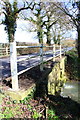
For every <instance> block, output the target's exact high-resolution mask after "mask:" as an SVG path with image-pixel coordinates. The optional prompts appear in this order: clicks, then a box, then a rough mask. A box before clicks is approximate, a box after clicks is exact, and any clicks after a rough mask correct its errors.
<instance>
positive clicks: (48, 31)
mask: <svg viewBox="0 0 80 120" xmlns="http://www.w3.org/2000/svg"><path fill="white" fill-rule="evenodd" d="M46 43H47V44H48V45H50V44H51V33H50V30H49V29H48V30H47V42H46Z"/></svg>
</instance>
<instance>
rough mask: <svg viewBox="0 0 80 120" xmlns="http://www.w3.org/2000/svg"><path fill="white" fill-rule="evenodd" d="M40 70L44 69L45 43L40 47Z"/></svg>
mask: <svg viewBox="0 0 80 120" xmlns="http://www.w3.org/2000/svg"><path fill="white" fill-rule="evenodd" d="M40 71H43V44H41V47H40Z"/></svg>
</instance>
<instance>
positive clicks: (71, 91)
mask: <svg viewBox="0 0 80 120" xmlns="http://www.w3.org/2000/svg"><path fill="white" fill-rule="evenodd" d="M61 96H63V97H70V98H71V99H72V100H74V101H76V102H78V103H80V82H78V81H67V82H66V83H65V85H64V87H63V89H62V92H61Z"/></svg>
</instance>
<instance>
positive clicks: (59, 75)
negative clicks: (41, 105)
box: [48, 57, 67, 95]
mask: <svg viewBox="0 0 80 120" xmlns="http://www.w3.org/2000/svg"><path fill="white" fill-rule="evenodd" d="M65 59H66V58H65V57H63V58H62V59H61V60H60V61H58V62H57V63H55V65H54V67H53V69H52V71H51V73H50V74H49V76H48V94H52V95H55V94H56V93H58V92H60V91H61V87H62V86H63V84H64V83H65V81H66V79H67V77H66V75H65Z"/></svg>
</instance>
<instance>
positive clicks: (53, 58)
mask: <svg viewBox="0 0 80 120" xmlns="http://www.w3.org/2000/svg"><path fill="white" fill-rule="evenodd" d="M53 62H55V44H53Z"/></svg>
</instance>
